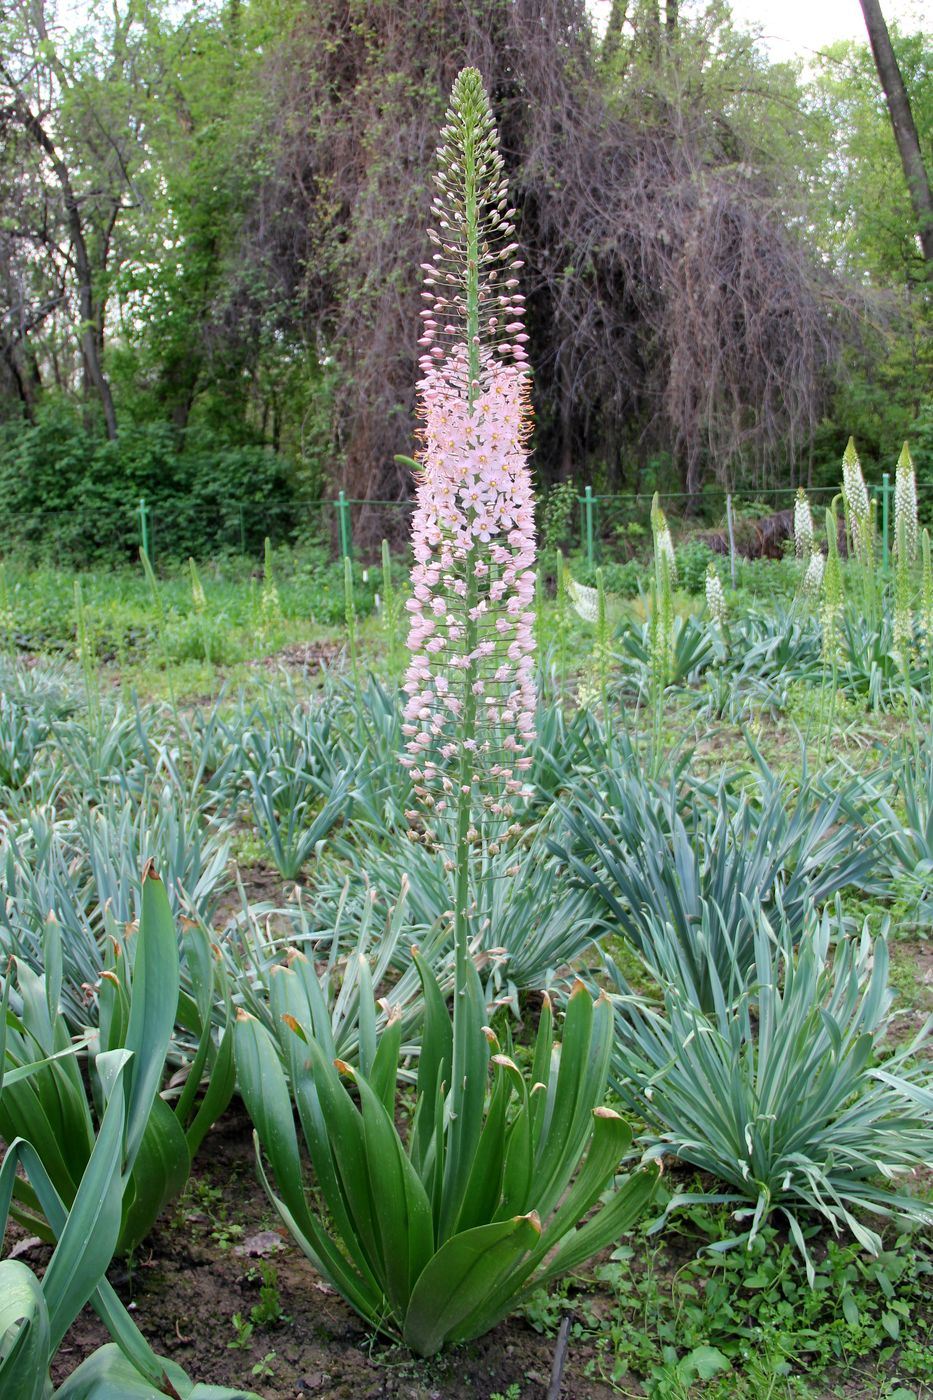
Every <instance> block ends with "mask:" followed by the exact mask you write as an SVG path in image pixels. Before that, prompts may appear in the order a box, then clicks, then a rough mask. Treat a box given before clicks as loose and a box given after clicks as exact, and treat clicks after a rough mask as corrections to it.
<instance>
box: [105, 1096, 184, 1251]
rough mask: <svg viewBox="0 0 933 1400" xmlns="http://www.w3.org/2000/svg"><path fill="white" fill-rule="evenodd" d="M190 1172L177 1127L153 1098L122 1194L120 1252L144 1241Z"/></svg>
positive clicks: (164, 1106)
mask: <svg viewBox="0 0 933 1400" xmlns="http://www.w3.org/2000/svg"><path fill="white" fill-rule="evenodd" d="M190 1171H191V1156H190V1154H189V1152H188V1143H187V1140H186V1138H185V1134H184V1132H183V1131H182V1128H181V1124H180V1123H179V1121H178V1119H177V1118H176V1117H175V1115H174V1113H173V1112H172V1110H171V1109H170V1108H169V1106H168V1104H167V1103H166V1102H165V1100H164V1099H161V1098H158V1097H156V1098H155V1099H154V1100H153V1104H152V1112H151V1113H150V1115H149V1121H148V1122H147V1124H146V1131H145V1132H144V1133H143V1140H142V1143H141V1144H140V1148H139V1151H138V1152H137V1154H136V1161H135V1163H134V1164H133V1171H132V1174H131V1176H130V1179H129V1181H128V1182H127V1185H126V1188H125V1191H124V1196H123V1224H122V1226H121V1229H120V1240H119V1249H120V1251H121V1252H123V1251H128V1250H131V1249H135V1248H136V1246H137V1245H138V1244H139V1243H140V1241H141V1240H143V1239H145V1237H146V1235H148V1233H149V1231H150V1230H151V1229H152V1226H153V1225H154V1224H155V1221H156V1220H157V1219H158V1217H159V1215H160V1214H161V1212H162V1210H163V1209H164V1207H165V1206H166V1205H167V1204H168V1202H169V1201H171V1200H173V1199H174V1198H175V1197H176V1196H180V1195H181V1193H182V1191H183V1190H184V1189H185V1183H186V1182H187V1180H188V1174H189V1172H190Z"/></svg>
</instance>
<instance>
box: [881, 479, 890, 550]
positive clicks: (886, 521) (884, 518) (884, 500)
mask: <svg viewBox="0 0 933 1400" xmlns="http://www.w3.org/2000/svg"><path fill="white" fill-rule="evenodd" d="M890 490H891V473H890V472H884V473H883V475H882V477H881V567H882V568H883V569H884V572H885V573H887V572H888V559H889V558H890V554H889V552H888V530H889V526H890V516H889V506H888V496H889V493H890Z"/></svg>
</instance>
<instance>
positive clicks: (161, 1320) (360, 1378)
mask: <svg viewBox="0 0 933 1400" xmlns="http://www.w3.org/2000/svg"><path fill="white" fill-rule="evenodd" d="M253 1161H254V1158H253V1145H252V1134H251V1130H250V1124H249V1121H248V1119H247V1118H246V1117H245V1114H244V1113H243V1112H242V1109H240V1108H238V1107H237V1108H235V1109H234V1110H232V1111H231V1113H229V1114H228V1115H227V1116H226V1118H225V1119H223V1120H222V1121H221V1123H220V1124H218V1125H217V1126H216V1127H215V1128H214V1129H213V1131H212V1132H211V1134H210V1135H209V1136H208V1138H207V1139H206V1141H205V1143H204V1146H203V1147H202V1149H201V1152H200V1153H199V1156H198V1160H197V1161H196V1162H195V1166H194V1171H193V1173H192V1180H191V1183H190V1185H189V1189H188V1191H187V1193H186V1195H185V1197H184V1198H183V1200H182V1201H181V1203H180V1204H179V1206H178V1207H177V1208H176V1211H175V1213H174V1215H173V1216H171V1217H166V1218H165V1219H164V1220H163V1221H162V1222H160V1223H159V1224H158V1225H157V1226H156V1229H155V1230H154V1232H153V1234H152V1235H151V1237H150V1239H149V1240H148V1241H147V1242H146V1244H145V1245H144V1246H143V1248H142V1249H141V1251H140V1254H139V1257H138V1258H137V1259H136V1260H135V1262H134V1264H133V1268H132V1271H128V1270H127V1268H126V1266H125V1265H121V1264H120V1263H119V1262H118V1261H115V1262H114V1264H113V1265H112V1267H111V1269H110V1272H109V1278H110V1281H111V1283H112V1284H113V1285H114V1287H115V1288H116V1289H117V1291H118V1293H119V1294H120V1296H121V1298H122V1299H123V1301H124V1303H126V1304H127V1305H129V1306H130V1308H131V1310H132V1314H133V1317H134V1318H135V1320H136V1322H137V1324H138V1325H139V1327H140V1328H141V1329H142V1331H143V1334H144V1335H145V1337H146V1340H147V1341H148V1342H149V1343H150V1345H151V1346H152V1347H153V1348H154V1350H155V1351H156V1352H157V1353H159V1354H160V1355H162V1356H167V1357H170V1358H171V1359H172V1360H173V1361H177V1362H178V1363H179V1364H180V1365H181V1366H183V1367H184V1368H185V1370H186V1371H187V1372H188V1374H189V1375H190V1376H191V1377H192V1379H193V1380H196V1381H202V1382H204V1383H210V1384H214V1385H228V1386H234V1387H235V1386H243V1387H244V1388H245V1389H247V1390H251V1391H254V1392H255V1393H256V1394H258V1395H260V1396H261V1397H263V1400H310V1397H314V1400H370V1397H371V1398H372V1400H375V1398H376V1397H381V1396H399V1397H405V1400H489V1397H492V1396H494V1395H495V1394H496V1393H497V1392H498V1393H499V1394H502V1395H505V1394H506V1393H507V1392H508V1390H509V1387H510V1386H511V1385H515V1384H517V1385H518V1387H519V1388H520V1393H521V1400H545V1398H546V1396H547V1394H548V1389H549V1386H550V1381H551V1370H552V1365H553V1358H554V1352H555V1347H556V1342H555V1340H554V1338H552V1337H546V1336H542V1335H539V1334H538V1333H537V1332H535V1331H534V1330H533V1328H531V1327H530V1326H529V1325H528V1324H527V1323H525V1322H524V1321H523V1320H521V1319H520V1318H518V1319H516V1318H512V1319H509V1320H508V1321H507V1322H504V1323H502V1324H500V1326H498V1327H497V1328H495V1329H494V1330H493V1331H492V1332H491V1333H490V1334H489V1335H488V1336H486V1337H483V1338H481V1339H480V1340H479V1341H477V1342H473V1343H470V1344H469V1345H467V1346H463V1347H459V1348H457V1349H456V1350H454V1351H452V1352H450V1353H447V1354H444V1355H442V1356H440V1357H437V1358H434V1359H432V1360H431V1361H419V1360H416V1359H414V1358H413V1357H412V1356H411V1354H410V1353H409V1352H407V1351H405V1350H404V1349H402V1348H387V1347H386V1345H385V1343H384V1342H383V1341H382V1340H381V1339H380V1338H378V1337H375V1336H374V1335H373V1334H372V1332H371V1331H370V1330H368V1329H367V1328H366V1326H365V1324H364V1323H363V1322H362V1321H361V1319H360V1318H359V1317H358V1316H357V1315H356V1313H354V1312H353V1311H352V1309H350V1308H349V1307H348V1306H347V1305H346V1304H345V1303H344V1302H343V1301H342V1299H341V1298H339V1297H338V1296H337V1295H336V1294H335V1293H334V1292H332V1290H331V1289H330V1288H329V1287H328V1286H327V1285H326V1284H324V1283H323V1282H322V1280H321V1279H320V1277H319V1276H318V1275H317V1274H316V1273H315V1271H314V1269H313V1268H312V1266H311V1265H310V1264H309V1263H308V1261H307V1260H306V1259H305V1258H304V1256H303V1255H302V1254H301V1253H300V1252H299V1250H298V1249H297V1248H296V1247H295V1245H294V1244H293V1243H292V1241H291V1239H290V1238H289V1237H288V1236H287V1234H286V1232H285V1230H284V1228H283V1227H281V1226H280V1225H279V1224H278V1221H277V1218H276V1217H275V1216H274V1213H273V1211H272V1208H271V1206H270V1204H269V1201H268V1199H267V1197H266V1195H265V1193H264V1191H263V1190H262V1188H261V1186H260V1185H259V1183H258V1181H257V1180H256V1177H255V1173H254V1168H253ZM249 1250H256V1251H258V1254H259V1255H260V1256H262V1257H261V1259H260V1258H259V1257H256V1255H254V1254H251V1253H249V1252H248V1251H249ZM47 1255H48V1250H47V1249H46V1248H45V1247H44V1246H39V1245H36V1246H34V1247H33V1248H31V1249H29V1248H27V1249H26V1251H25V1252H24V1253H23V1255H22V1257H23V1258H24V1260H25V1262H26V1263H28V1264H29V1265H30V1266H31V1267H33V1268H41V1267H42V1266H44V1264H45V1260H46V1258H47ZM260 1262H262V1263H263V1264H264V1265H265V1266H266V1267H267V1269H271V1270H273V1271H274V1276H275V1282H276V1286H277V1288H278V1293H279V1298H280V1303H281V1312H282V1317H281V1320H280V1321H278V1322H274V1323H271V1324H265V1325H258V1324H257V1325H256V1326H255V1327H254V1329H253V1332H252V1335H251V1336H250V1337H249V1338H248V1339H246V1340H245V1345H242V1346H239V1345H237V1346H233V1345H232V1343H233V1342H234V1341H235V1340H237V1330H236V1327H235V1325H234V1323H233V1314H234V1313H239V1314H240V1316H241V1317H242V1318H244V1319H247V1320H248V1319H249V1316H250V1311H251V1309H252V1308H253V1307H254V1305H255V1304H257V1303H258V1302H259V1297H260V1287H261V1283H262V1280H261V1279H260V1277H259V1268H258V1266H259V1264H260ZM108 1340H109V1338H108V1336H107V1334H106V1332H105V1329H104V1328H103V1327H102V1325H101V1324H100V1322H99V1321H98V1319H97V1317H96V1316H95V1315H94V1313H93V1312H91V1310H90V1309H89V1308H86V1309H85V1310H84V1312H83V1313H82V1314H81V1316H80V1317H79V1318H78V1319H77V1321H76V1322H75V1324H74V1326H73V1327H72V1328H71V1330H70V1331H69V1332H68V1334H67V1335H66V1337H65V1340H64V1342H63V1344H62V1346H61V1349H60V1350H59V1352H58V1355H57V1357H56V1361H55V1366H54V1368H53V1373H52V1377H53V1380H54V1381H55V1383H56V1384H59V1383H61V1381H62V1380H63V1379H64V1378H65V1376H66V1375H68V1374H69V1373H70V1372H71V1371H72V1370H73V1369H74V1368H75V1367H76V1366H77V1365H78V1363H79V1362H80V1361H82V1360H83V1359H84V1357H85V1356H87V1355H88V1354H89V1353H90V1352H92V1351H93V1350H94V1349H95V1348H96V1347H98V1346H100V1345H102V1344H103V1343H104V1342H106V1341H108ZM593 1358H594V1352H593V1350H592V1348H589V1347H587V1346H586V1344H585V1343H582V1342H574V1341H573V1340H571V1343H570V1347H569V1351H568V1355H567V1359H566V1364H565V1367H564V1372H563V1384H562V1387H561V1391H560V1395H561V1400H609V1397H611V1396H614V1395H617V1394H618V1391H617V1390H613V1389H611V1388H610V1387H609V1386H607V1385H603V1384H602V1383H601V1382H599V1381H598V1380H597V1379H595V1378H593V1377H591V1376H588V1375H587V1374H586V1369H587V1363H591V1362H592V1361H593ZM254 1367H258V1368H259V1371H258V1373H257V1374H253V1368H254ZM264 1370H267V1371H268V1372H270V1373H271V1374H263V1371H264ZM626 1388H627V1389H628V1390H629V1392H630V1393H631V1394H633V1395H636V1396H637V1395H639V1394H641V1393H642V1391H641V1388H640V1387H639V1386H638V1383H637V1382H636V1381H634V1380H632V1382H631V1384H630V1385H629V1386H627V1387H626Z"/></svg>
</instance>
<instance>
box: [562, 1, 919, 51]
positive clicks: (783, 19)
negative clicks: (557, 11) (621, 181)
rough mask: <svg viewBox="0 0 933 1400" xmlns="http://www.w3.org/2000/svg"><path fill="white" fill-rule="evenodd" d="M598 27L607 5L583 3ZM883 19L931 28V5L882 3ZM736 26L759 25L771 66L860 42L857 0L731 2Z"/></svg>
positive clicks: (862, 32)
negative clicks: (840, 44) (837, 45)
mask: <svg viewBox="0 0 933 1400" xmlns="http://www.w3.org/2000/svg"><path fill="white" fill-rule="evenodd" d="M589 3H590V8H591V10H592V12H593V14H594V15H595V16H596V17H597V21H598V22H605V20H604V17H605V16H606V15H608V11H609V4H610V0H589ZM882 10H883V12H884V16H885V19H886V20H887V21H888V22H889V23H890V22H892V21H897V22H898V23H900V24H902V25H903V26H904V27H905V28H917V29H919V28H921V27H922V28H927V29H928V28H930V27H931V25H933V0H882ZM732 12H733V14H734V15H735V18H736V20H737V21H738V22H739V23H740V24H742V25H748V26H750V27H751V26H754V25H760V26H761V30H762V38H763V42H764V44H765V46H766V48H767V50H768V52H769V54H770V55H771V57H772V58H773V59H775V60H778V61H780V60H781V59H787V58H793V57H798V58H802V59H803V60H804V61H806V60H807V58H808V57H809V56H810V55H811V54H813V53H815V52H816V51H817V50H818V49H820V48H822V47H823V46H824V45H826V44H831V43H833V42H834V41H835V40H836V39H857V40H859V41H862V40H864V39H865V37H866V35H865V21H864V19H863V18H862V8H861V5H860V4H859V0H732Z"/></svg>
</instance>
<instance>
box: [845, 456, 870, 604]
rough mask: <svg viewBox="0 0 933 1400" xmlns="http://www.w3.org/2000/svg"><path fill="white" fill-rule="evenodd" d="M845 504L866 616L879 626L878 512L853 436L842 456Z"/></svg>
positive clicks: (851, 551)
mask: <svg viewBox="0 0 933 1400" xmlns="http://www.w3.org/2000/svg"><path fill="white" fill-rule="evenodd" d="M842 503H843V507H844V509H845V517H846V528H847V531H848V539H849V550H850V553H851V555H852V557H853V558H854V559H855V561H856V564H857V566H858V572H859V577H860V582H861V589H862V608H863V617H864V618H865V620H866V621H867V622H870V623H871V624H872V626H877V623H878V613H879V606H878V603H879V598H878V577H877V574H876V572H875V511H874V507H873V503H872V500H871V497H870V496H869V494H868V487H867V486H866V485H865V478H864V476H863V475H862V464H861V462H860V461H859V458H858V453H857V452H856V450H855V439H854V438H851V437H850V438H849V441H848V442H847V444H846V450H845V452H844V453H843V457H842Z"/></svg>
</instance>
